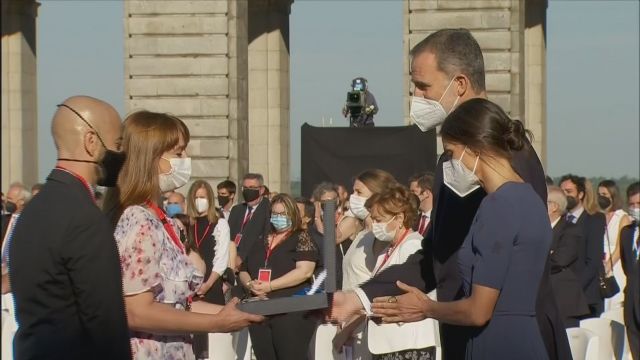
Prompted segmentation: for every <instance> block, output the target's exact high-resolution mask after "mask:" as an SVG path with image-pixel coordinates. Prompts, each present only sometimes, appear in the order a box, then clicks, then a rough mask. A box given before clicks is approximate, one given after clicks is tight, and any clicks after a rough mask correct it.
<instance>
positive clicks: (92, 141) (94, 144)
mask: <svg viewBox="0 0 640 360" xmlns="http://www.w3.org/2000/svg"><path fill="white" fill-rule="evenodd" d="M82 141H83V143H84V151H86V152H87V154H88V155H89V156H90V157H94V156H95V155H96V153H97V151H98V147H99V145H100V144H99V140H98V136H96V133H95V132H93V131H87V132H85V133H84V135H83V137H82Z"/></svg>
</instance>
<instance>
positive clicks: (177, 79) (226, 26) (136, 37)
mask: <svg viewBox="0 0 640 360" xmlns="http://www.w3.org/2000/svg"><path fill="white" fill-rule="evenodd" d="M124 8H125V14H124V17H125V96H126V99H125V104H126V109H127V112H129V113H130V112H133V111H136V110H140V109H147V110H150V111H158V112H168V113H172V114H173V115H176V116H178V117H180V118H181V119H183V120H184V122H185V123H186V124H187V126H188V127H189V129H190V131H191V142H190V144H189V147H188V148H187V152H188V153H189V156H191V157H192V167H193V168H192V179H193V180H195V179H206V180H208V181H210V182H211V184H212V185H215V184H217V183H218V182H220V181H222V180H224V179H226V178H230V179H232V180H234V181H237V180H238V177H239V176H241V174H243V173H244V172H246V168H247V166H246V161H244V160H242V159H245V153H246V144H245V143H244V141H243V139H246V134H245V132H246V111H245V110H244V109H245V108H246V105H244V106H243V105H240V106H238V104H239V102H242V101H243V100H242V99H246V94H245V93H243V92H246V85H243V84H246V70H243V69H245V67H243V66H242V63H243V62H244V64H246V54H243V49H245V48H246V31H245V32H244V33H243V31H242V29H243V28H246V22H243V21H244V19H246V3H244V2H243V1H233V0H216V1H212V0H202V1H170V0H167V1H165V0H147V1H140V0H127V1H125V7H124ZM239 64H240V66H239ZM245 66H246V65H245ZM183 190H184V191H186V190H187V188H186V187H185V188H183Z"/></svg>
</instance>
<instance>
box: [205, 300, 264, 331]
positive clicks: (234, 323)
mask: <svg viewBox="0 0 640 360" xmlns="http://www.w3.org/2000/svg"><path fill="white" fill-rule="evenodd" d="M239 302H240V301H239V300H238V299H237V298H233V299H231V301H229V302H228V303H227V305H225V306H224V307H223V308H222V310H221V311H220V312H219V313H218V314H217V315H215V317H214V320H213V323H212V324H211V332H232V331H236V330H240V329H242V328H245V327H247V326H249V325H251V324H255V323H259V322H262V321H264V317H263V316H260V315H253V314H249V313H245V312H242V311H240V310H238V308H237V307H236V305H237V304H238V303H239Z"/></svg>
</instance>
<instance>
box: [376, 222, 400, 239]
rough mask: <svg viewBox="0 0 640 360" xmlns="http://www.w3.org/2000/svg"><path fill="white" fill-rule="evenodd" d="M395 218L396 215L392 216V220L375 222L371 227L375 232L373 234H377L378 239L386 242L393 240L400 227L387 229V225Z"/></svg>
mask: <svg viewBox="0 0 640 360" xmlns="http://www.w3.org/2000/svg"><path fill="white" fill-rule="evenodd" d="M395 218H396V217H395V216H394V217H392V218H391V220H389V221H387V222H386V223H380V222H374V223H373V225H372V227H371V231H372V232H373V236H375V237H376V239H378V240H380V241H384V242H391V241H393V239H394V238H395V237H396V232H397V231H398V229H395V230H393V231H387V226H388V225H389V223H391V222H392V221H393V219H395Z"/></svg>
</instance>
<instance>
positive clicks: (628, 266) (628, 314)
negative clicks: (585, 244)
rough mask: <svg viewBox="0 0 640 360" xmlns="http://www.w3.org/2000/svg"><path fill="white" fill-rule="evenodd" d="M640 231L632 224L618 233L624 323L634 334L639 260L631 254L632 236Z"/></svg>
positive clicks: (638, 325)
mask: <svg viewBox="0 0 640 360" xmlns="http://www.w3.org/2000/svg"><path fill="white" fill-rule="evenodd" d="M634 231H640V230H639V229H638V225H637V224H635V223H633V224H630V225H627V226H625V227H623V228H622V230H621V232H620V241H621V245H622V248H621V255H620V258H621V261H622V270H623V271H624V274H625V275H626V276H627V285H626V286H625V288H624V322H625V324H626V325H627V326H628V327H629V326H633V327H634V328H635V330H636V333H638V332H639V331H640V259H638V257H637V255H636V254H634V252H633V234H634Z"/></svg>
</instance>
